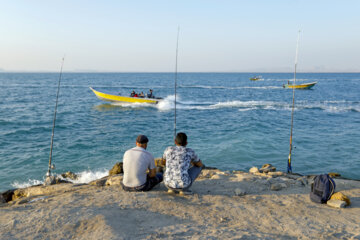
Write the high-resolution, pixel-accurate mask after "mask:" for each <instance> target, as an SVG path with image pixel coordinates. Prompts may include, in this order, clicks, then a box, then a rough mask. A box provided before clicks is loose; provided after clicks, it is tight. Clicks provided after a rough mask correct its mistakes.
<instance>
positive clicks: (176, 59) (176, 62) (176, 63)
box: [174, 27, 180, 139]
mask: <svg viewBox="0 0 360 240" xmlns="http://www.w3.org/2000/svg"><path fill="white" fill-rule="evenodd" d="M179 32H180V27H178V32H177V39H176V57H175V87H174V89H175V108H174V139H175V138H176V87H177V75H178V74H177V73H178V72H177V65H178V49H179Z"/></svg>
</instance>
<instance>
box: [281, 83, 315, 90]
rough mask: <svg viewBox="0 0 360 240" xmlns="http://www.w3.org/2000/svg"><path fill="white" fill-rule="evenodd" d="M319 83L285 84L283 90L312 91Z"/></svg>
mask: <svg viewBox="0 0 360 240" xmlns="http://www.w3.org/2000/svg"><path fill="white" fill-rule="evenodd" d="M316 83H317V82H312V83H303V84H295V85H294V84H289V83H288V84H284V85H283V88H295V89H310V88H312V87H313V86H315V84H316Z"/></svg>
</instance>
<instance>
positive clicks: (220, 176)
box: [211, 174, 225, 179]
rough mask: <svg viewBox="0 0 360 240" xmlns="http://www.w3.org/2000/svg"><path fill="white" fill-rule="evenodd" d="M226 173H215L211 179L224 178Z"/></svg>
mask: <svg viewBox="0 0 360 240" xmlns="http://www.w3.org/2000/svg"><path fill="white" fill-rule="evenodd" d="M224 176H225V175H221V174H215V175H213V176H212V177H211V179H223V178H224Z"/></svg>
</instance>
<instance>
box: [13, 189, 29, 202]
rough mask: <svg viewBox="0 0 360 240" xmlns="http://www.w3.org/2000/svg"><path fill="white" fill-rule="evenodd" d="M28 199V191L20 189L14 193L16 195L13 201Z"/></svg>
mask: <svg viewBox="0 0 360 240" xmlns="http://www.w3.org/2000/svg"><path fill="white" fill-rule="evenodd" d="M22 197H26V189H25V188H19V189H16V190H15V191H14V195H13V196H12V201H14V200H16V199H19V198H22Z"/></svg>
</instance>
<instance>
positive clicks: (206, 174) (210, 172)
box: [199, 169, 220, 179]
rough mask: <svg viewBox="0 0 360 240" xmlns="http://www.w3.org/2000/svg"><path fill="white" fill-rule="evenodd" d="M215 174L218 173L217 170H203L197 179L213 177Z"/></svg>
mask: <svg viewBox="0 0 360 240" xmlns="http://www.w3.org/2000/svg"><path fill="white" fill-rule="evenodd" d="M217 172H220V170H218V169H214V170H213V169H203V170H202V171H201V173H200V175H199V179H202V178H211V177H212V176H214V175H215V174H216V173H217Z"/></svg>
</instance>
